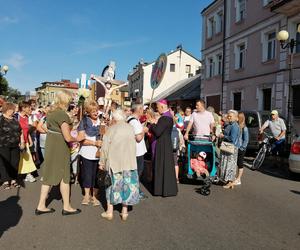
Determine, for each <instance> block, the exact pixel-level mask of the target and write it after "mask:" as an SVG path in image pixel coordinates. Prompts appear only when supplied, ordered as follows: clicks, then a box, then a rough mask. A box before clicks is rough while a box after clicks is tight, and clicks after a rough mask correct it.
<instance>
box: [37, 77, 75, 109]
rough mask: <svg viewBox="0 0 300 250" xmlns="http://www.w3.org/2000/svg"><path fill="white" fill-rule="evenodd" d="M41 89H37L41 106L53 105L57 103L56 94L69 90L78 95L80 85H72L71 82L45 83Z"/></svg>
mask: <svg viewBox="0 0 300 250" xmlns="http://www.w3.org/2000/svg"><path fill="white" fill-rule="evenodd" d="M41 85H42V86H41V87H38V88H36V89H35V90H36V94H37V101H38V103H39V105H43V106H44V105H48V104H52V103H54V101H55V97H56V93H57V92H59V91H61V90H69V91H71V92H72V93H74V94H76V93H77V92H78V84H77V83H72V82H71V81H70V80H61V81H57V82H43V83H41Z"/></svg>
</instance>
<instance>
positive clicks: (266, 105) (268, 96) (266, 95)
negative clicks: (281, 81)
mask: <svg viewBox="0 0 300 250" xmlns="http://www.w3.org/2000/svg"><path fill="white" fill-rule="evenodd" d="M262 92H263V110H267V111H270V110H271V102H272V89H271V88H268V89H263V90H262Z"/></svg>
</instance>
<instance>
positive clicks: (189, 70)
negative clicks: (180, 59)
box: [185, 65, 191, 74]
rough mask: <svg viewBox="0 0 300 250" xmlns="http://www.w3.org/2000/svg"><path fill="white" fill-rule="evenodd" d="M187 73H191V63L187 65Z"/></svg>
mask: <svg viewBox="0 0 300 250" xmlns="http://www.w3.org/2000/svg"><path fill="white" fill-rule="evenodd" d="M185 73H187V74H190V73H191V65H185Z"/></svg>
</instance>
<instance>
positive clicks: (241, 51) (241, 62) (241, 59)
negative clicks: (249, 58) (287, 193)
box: [237, 44, 246, 69]
mask: <svg viewBox="0 0 300 250" xmlns="http://www.w3.org/2000/svg"><path fill="white" fill-rule="evenodd" d="M245 55H246V46H245V44H241V45H239V46H238V56H237V60H238V64H237V69H243V68H244V67H245Z"/></svg>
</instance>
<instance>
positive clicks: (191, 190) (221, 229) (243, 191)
mask: <svg viewBox="0 0 300 250" xmlns="http://www.w3.org/2000/svg"><path fill="white" fill-rule="evenodd" d="M264 169H265V170H264V171H263V172H253V171H250V170H248V169H246V170H245V176H244V179H243V183H242V186H240V187H238V188H235V189H233V190H224V189H223V188H222V187H220V186H213V187H212V190H211V195H210V196H207V197H204V196H201V195H200V194H198V193H197V192H195V188H197V186H195V185H188V184H180V185H179V194H178V196H177V197H173V198H160V197H152V196H151V195H150V194H149V193H148V194H149V198H148V199H147V200H145V201H142V202H141V203H140V204H139V205H137V206H135V207H134V208H133V210H132V211H131V212H130V214H129V218H128V221H126V222H122V221H121V219H120V218H119V216H118V211H115V213H114V216H115V218H114V220H113V221H106V220H103V219H102V218H101V217H100V213H101V212H102V211H103V208H102V207H91V206H89V207H82V210H83V212H82V213H81V214H80V215H77V216H70V217H62V216H61V201H60V200H59V197H56V198H55V197H54V200H53V201H52V202H51V204H50V207H53V208H55V209H56V212H55V213H54V214H50V215H49V214H48V215H43V216H35V215H34V209H35V207H36V204H37V201H38V196H39V189H40V183H33V184H27V185H26V188H25V189H24V188H22V189H21V190H20V199H18V197H17V196H16V194H17V190H16V189H14V190H9V191H2V190H1V191H0V237H1V238H0V249H8V250H11V249H18V250H19V249H22V250H27V249H72V250H75V249H268V250H269V249H288V250H291V249H299V246H300V182H299V180H296V181H295V180H289V179H286V177H287V176H285V175H284V174H282V173H284V172H285V171H282V170H281V169H279V168H278V169H275V168H274V166H273V165H272V164H269V165H268V166H265V167H264ZM268 171H271V173H272V175H270V173H269V172H268ZM274 173H275V174H274ZM273 175H275V176H273ZM80 202H81V190H80V188H79V187H78V186H74V187H73V188H72V203H73V204H74V206H77V207H81V205H80Z"/></svg>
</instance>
